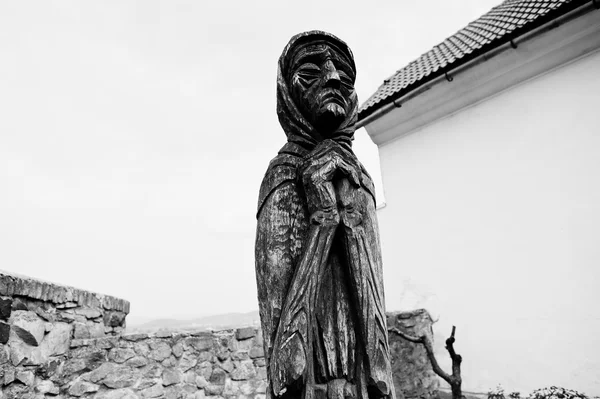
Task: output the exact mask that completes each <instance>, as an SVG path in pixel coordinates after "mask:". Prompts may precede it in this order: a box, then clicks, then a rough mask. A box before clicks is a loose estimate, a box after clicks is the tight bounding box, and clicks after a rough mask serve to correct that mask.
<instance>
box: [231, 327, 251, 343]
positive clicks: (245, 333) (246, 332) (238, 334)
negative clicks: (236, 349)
mask: <svg viewBox="0 0 600 399" xmlns="http://www.w3.org/2000/svg"><path fill="white" fill-rule="evenodd" d="M254 336H256V329H255V328H254V327H244V328H238V329H237V330H235V338H236V339H237V340H238V341H242V340H244V339H248V338H252V337H254Z"/></svg>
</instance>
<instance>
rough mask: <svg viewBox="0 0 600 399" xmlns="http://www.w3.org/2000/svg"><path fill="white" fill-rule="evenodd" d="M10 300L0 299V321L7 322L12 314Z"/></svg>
mask: <svg viewBox="0 0 600 399" xmlns="http://www.w3.org/2000/svg"><path fill="white" fill-rule="evenodd" d="M12 302H13V301H12V298H0V319H2V320H8V318H9V317H10V313H11V312H12Z"/></svg>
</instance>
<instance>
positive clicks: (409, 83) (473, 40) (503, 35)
mask: <svg viewBox="0 0 600 399" xmlns="http://www.w3.org/2000/svg"><path fill="white" fill-rule="evenodd" d="M584 2H585V1H584V0H505V1H504V2H502V3H501V4H499V5H498V6H496V7H494V8H492V9H491V10H490V11H489V12H488V13H486V14H484V15H483V16H481V17H480V18H479V19H477V20H475V21H473V22H471V23H470V24H468V25H467V26H466V27H464V28H463V29H461V30H459V31H458V32H456V33H455V34H454V35H452V36H450V37H449V38H447V39H445V40H444V41H443V42H441V43H440V44H438V45H437V46H434V47H433V48H432V49H431V50H429V51H428V52H426V53H425V54H423V55H421V56H420V57H419V58H417V59H416V60H414V61H412V62H410V63H409V64H408V65H407V66H405V67H404V68H401V69H399V70H398V71H396V73H394V75H393V76H391V77H389V78H388V79H386V80H385V81H384V83H383V84H382V85H381V86H380V87H379V89H377V91H376V92H375V93H374V94H373V95H372V96H371V97H370V98H369V99H368V100H367V101H365V103H364V104H363V105H362V106H361V107H360V111H359V119H362V118H364V117H366V116H367V115H369V114H371V113H372V112H374V111H375V110H376V109H377V108H379V107H381V106H383V104H385V103H389V102H391V101H393V100H394V99H395V98H398V97H399V96H401V95H402V94H404V93H406V92H408V91H410V90H412V89H414V88H416V87H417V86H419V85H420V84H422V83H424V82H425V81H426V80H428V78H433V77H434V75H439V74H442V73H443V72H444V68H445V67H453V66H455V65H459V64H460V63H462V62H466V60H467V59H470V58H472V57H475V56H477V55H479V54H482V53H484V52H485V51H487V50H489V49H491V48H492V47H494V46H495V45H496V44H500V43H503V42H506V41H508V40H510V39H511V34H512V33H513V32H515V31H516V30H518V29H519V30H521V32H519V33H524V32H526V31H527V30H531V29H533V28H534V27H535V26H537V23H535V22H534V21H536V20H539V22H540V23H542V22H543V20H542V17H543V16H545V15H546V14H548V13H549V12H550V11H552V10H555V11H556V10H557V9H560V10H558V11H556V13H557V15H556V16H558V15H562V14H564V13H566V12H568V11H569V10H570V9H572V8H573V7H574V6H577V5H579V4H582V3H584ZM554 17H555V16H552V18H554ZM467 56H468V57H467Z"/></svg>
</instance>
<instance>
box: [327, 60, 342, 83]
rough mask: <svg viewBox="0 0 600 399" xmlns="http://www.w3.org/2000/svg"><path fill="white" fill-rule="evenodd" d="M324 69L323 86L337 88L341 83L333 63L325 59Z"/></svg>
mask: <svg viewBox="0 0 600 399" xmlns="http://www.w3.org/2000/svg"><path fill="white" fill-rule="evenodd" d="M325 71H326V72H325V79H324V80H325V86H326V87H331V88H333V89H339V88H340V84H341V80H340V74H339V73H338V70H337V69H336V67H335V65H333V62H331V61H327V62H326V63H325Z"/></svg>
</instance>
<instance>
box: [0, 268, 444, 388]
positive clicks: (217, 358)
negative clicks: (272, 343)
mask: <svg viewBox="0 0 600 399" xmlns="http://www.w3.org/2000/svg"><path fill="white" fill-rule="evenodd" d="M128 313H129V303H128V302H127V301H124V300H122V299H118V298H114V297H110V296H106V295H100V294H95V293H91V292H88V291H83V290H79V289H76V288H71V287H65V286H60V285H57V284H53V283H48V282H43V281H38V280H34V279H31V278H27V277H22V276H16V275H11V274H7V273H4V272H0V386H1V387H2V389H1V391H0V399H17V398H23V399H42V398H61V399H62V398H93V399H134V398H136V399H138V398H168V399H198V398H204V397H213V398H215V399H221V398H239V399H246V398H248V399H263V398H264V393H265V389H266V367H265V359H264V352H263V340H262V337H261V332H260V331H258V330H257V329H256V328H254V327H244V328H238V329H232V330H224V331H215V332H197V333H170V332H169V333H158V334H153V335H148V334H124V329H125V317H126V315H127V314H128ZM388 326H389V327H390V328H392V327H398V328H401V329H404V330H405V331H406V332H408V333H413V334H414V333H421V332H423V331H431V318H430V317H429V315H428V314H427V313H426V312H425V311H422V310H421V311H413V312H396V313H388ZM390 348H391V356H392V367H393V370H394V384H395V387H396V389H397V390H398V391H399V392H402V394H403V395H404V396H405V397H407V398H418V397H432V396H434V395H435V393H436V392H437V387H438V384H439V382H438V379H437V377H436V376H435V374H434V373H433V372H432V371H431V367H430V366H429V362H428V359H427V357H426V354H425V352H424V350H423V348H422V347H421V346H420V345H416V344H412V343H410V342H407V341H403V340H402V339H401V338H399V337H398V336H396V335H395V334H391V335H390Z"/></svg>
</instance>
